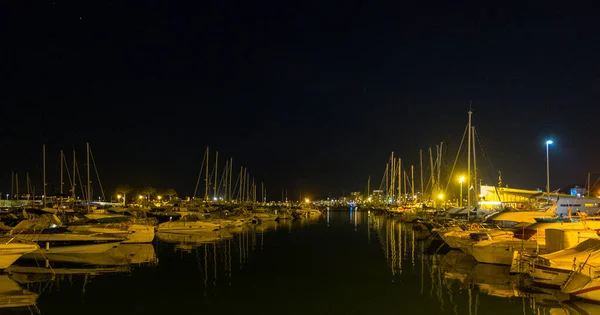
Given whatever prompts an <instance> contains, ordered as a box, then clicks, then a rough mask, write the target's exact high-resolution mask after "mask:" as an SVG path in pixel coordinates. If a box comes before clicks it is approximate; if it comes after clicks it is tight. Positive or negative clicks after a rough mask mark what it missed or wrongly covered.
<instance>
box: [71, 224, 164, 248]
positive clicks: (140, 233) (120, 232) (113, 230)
mask: <svg viewBox="0 0 600 315" xmlns="http://www.w3.org/2000/svg"><path fill="white" fill-rule="evenodd" d="M69 230H70V231H73V232H89V233H100V234H109V235H111V236H116V237H121V238H124V239H125V240H124V241H123V243H127V244H130V243H151V242H152V240H154V227H152V226H149V225H145V224H129V225H128V226H127V228H126V229H121V228H118V227H110V226H108V227H107V226H103V225H72V226H69Z"/></svg>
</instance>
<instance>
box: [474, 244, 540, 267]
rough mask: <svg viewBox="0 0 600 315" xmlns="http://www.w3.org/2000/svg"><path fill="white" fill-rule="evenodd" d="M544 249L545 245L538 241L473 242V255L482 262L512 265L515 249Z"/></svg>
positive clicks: (529, 252) (525, 251)
mask: <svg viewBox="0 0 600 315" xmlns="http://www.w3.org/2000/svg"><path fill="white" fill-rule="evenodd" d="M544 249H545V245H540V244H538V243H537V241H523V240H506V241H481V242H477V243H475V244H473V246H472V247H471V255H473V257H475V259H476V260H477V262H480V263H485V264H496V265H506V266H510V265H511V264H512V261H513V252H514V251H516V250H519V251H523V252H524V253H527V254H532V253H534V252H537V251H538V250H539V251H540V252H544Z"/></svg>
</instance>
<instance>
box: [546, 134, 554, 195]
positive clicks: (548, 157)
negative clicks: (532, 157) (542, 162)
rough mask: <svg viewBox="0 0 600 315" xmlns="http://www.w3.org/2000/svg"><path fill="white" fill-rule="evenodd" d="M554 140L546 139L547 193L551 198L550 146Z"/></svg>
mask: <svg viewBox="0 0 600 315" xmlns="http://www.w3.org/2000/svg"><path fill="white" fill-rule="evenodd" d="M552 143H553V142H552V140H548V141H546V193H547V194H548V198H550V154H549V150H548V147H549V146H550V145H551V144H552Z"/></svg>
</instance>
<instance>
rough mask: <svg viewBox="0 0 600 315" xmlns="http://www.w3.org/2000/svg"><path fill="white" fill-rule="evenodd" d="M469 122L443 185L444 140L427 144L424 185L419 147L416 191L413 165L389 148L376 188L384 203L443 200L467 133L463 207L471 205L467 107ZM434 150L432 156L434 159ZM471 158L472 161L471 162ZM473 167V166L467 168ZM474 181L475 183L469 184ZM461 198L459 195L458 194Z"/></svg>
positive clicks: (471, 133)
mask: <svg viewBox="0 0 600 315" xmlns="http://www.w3.org/2000/svg"><path fill="white" fill-rule="evenodd" d="M468 113H469V121H468V125H467V126H466V128H465V134H463V139H462V140H461V143H460V147H459V150H458V153H457V157H456V160H455V163H454V165H453V167H452V170H451V171H450V174H449V175H448V182H447V184H446V185H443V184H442V181H441V175H442V167H443V163H444V162H443V156H444V152H445V151H444V150H445V144H444V142H440V144H438V145H436V146H435V148H432V147H429V179H428V180H427V185H425V176H424V172H425V170H424V167H423V150H419V185H420V190H419V191H418V192H417V191H416V184H415V166H414V165H410V167H408V166H405V165H404V164H403V161H402V158H400V157H397V156H395V153H394V152H393V151H392V152H391V155H390V158H389V160H388V162H387V163H386V166H385V172H384V176H383V179H382V182H381V184H380V187H379V191H381V192H382V193H383V195H384V197H385V200H386V202H387V203H407V202H413V203H416V202H428V201H429V202H433V203H434V205H435V203H436V200H440V201H441V200H443V199H444V197H445V195H446V192H447V190H448V187H449V186H450V182H451V178H452V173H453V171H454V167H455V166H456V162H457V160H458V156H459V154H460V153H461V148H462V146H463V142H464V140H465V139H464V138H465V135H467V151H468V154H467V175H466V176H464V177H465V179H466V184H467V208H471V206H472V201H473V200H474V199H475V198H473V197H475V196H478V191H479V189H478V186H479V185H477V159H476V151H475V135H476V134H475V127H474V126H472V121H471V115H472V111H470V110H469V112H468ZM434 150H435V159H434ZM471 158H472V161H471ZM471 166H473V168H471ZM473 183H475V185H473ZM366 195H367V196H371V176H369V178H368V180H367V194H366ZM461 198H462V196H461Z"/></svg>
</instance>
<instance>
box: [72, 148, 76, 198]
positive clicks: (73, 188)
mask: <svg viewBox="0 0 600 315" xmlns="http://www.w3.org/2000/svg"><path fill="white" fill-rule="evenodd" d="M75 161H76V160H75V150H73V181H72V183H71V189H72V191H71V197H72V198H73V206H75V186H76V184H75V171H76V166H77V162H75Z"/></svg>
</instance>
